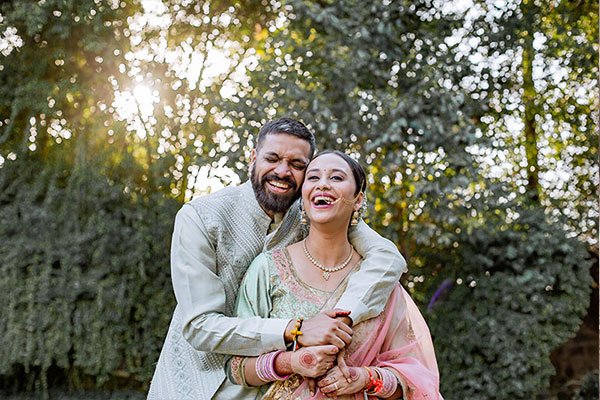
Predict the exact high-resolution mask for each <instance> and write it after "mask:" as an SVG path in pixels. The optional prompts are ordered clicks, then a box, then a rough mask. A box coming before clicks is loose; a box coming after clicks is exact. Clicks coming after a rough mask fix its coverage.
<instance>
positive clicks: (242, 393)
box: [214, 249, 360, 400]
mask: <svg viewBox="0 0 600 400" xmlns="http://www.w3.org/2000/svg"><path fill="white" fill-rule="evenodd" d="M359 264H360V263H359ZM358 268H359V266H358V265H357V266H356V267H355V268H354V269H358ZM348 275H350V274H348ZM347 282H348V276H346V278H344V279H343V280H342V282H341V283H340V284H339V285H338V287H337V288H336V290H334V291H333V292H327V291H323V290H319V289H317V288H314V287H312V286H310V285H308V284H306V283H305V282H303V281H302V278H301V277H300V276H299V274H298V273H297V271H296V269H295V267H294V266H293V264H292V262H291V259H290V255H289V253H288V251H287V249H279V250H274V251H269V252H264V253H261V254H260V255H258V256H257V257H256V259H254V261H253V262H252V264H251V265H250V267H249V268H248V271H247V272H246V276H245V277H244V280H243V281H242V285H241V287H240V291H239V293H238V299H237V305H236V316H238V317H241V318H250V317H254V316H259V317H263V318H289V319H296V318H299V317H303V318H310V317H311V316H314V315H316V314H318V313H319V311H320V310H322V309H325V308H326V306H329V307H330V308H333V307H334V306H335V304H336V303H337V301H338V300H339V298H340V297H341V295H342V294H343V293H344V291H345V289H346V286H347ZM226 369H227V374H228V376H229V379H227V380H226V381H225V382H224V383H223V385H221V387H220V388H219V390H218V391H217V393H216V395H215V397H214V399H221V398H223V399H225V395H226V394H228V393H235V394H236V398H241V399H244V400H250V399H263V398H269V399H271V398H272V399H279V398H281V399H285V398H289V397H286V394H287V395H291V393H293V391H294V389H295V388H296V387H298V385H299V382H300V380H301V378H300V377H299V376H297V375H293V376H292V377H290V378H289V379H287V380H286V381H284V382H281V383H278V384H277V385H276V386H277V387H278V388H277V392H278V393H277V394H276V393H274V390H273V389H275V388H271V386H274V385H264V386H261V387H260V388H243V389H242V388H241V387H240V386H237V385H234V384H233V383H232V382H231V381H230V380H231V376H230V375H231V371H230V370H229V363H228V366H227V367H226ZM281 386H282V387H281ZM286 387H287V388H289V389H286ZM270 388H271V390H269V389H270ZM267 391H268V392H269V393H268V395H267V396H265V394H266V393H267Z"/></svg>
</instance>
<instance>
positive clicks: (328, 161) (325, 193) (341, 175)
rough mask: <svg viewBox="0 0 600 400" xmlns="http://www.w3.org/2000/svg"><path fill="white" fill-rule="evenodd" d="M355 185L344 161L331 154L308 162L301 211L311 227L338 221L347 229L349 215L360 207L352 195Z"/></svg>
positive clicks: (359, 196)
mask: <svg viewBox="0 0 600 400" xmlns="http://www.w3.org/2000/svg"><path fill="white" fill-rule="evenodd" d="M355 192H356V182H355V180H354V175H353V174H352V170H351V169H350V166H349V165H348V163H346V161H345V160H344V159H343V158H341V157H339V156H337V155H335V154H324V155H322V156H319V157H317V158H315V159H314V160H312V161H311V162H310V164H309V165H308V167H307V169H306V175H305V177H304V183H303V184H302V207H303V208H304V210H305V211H306V215H307V216H308V219H309V220H310V222H311V224H312V223H326V222H330V221H339V222H341V223H343V224H344V225H345V226H347V225H348V223H349V221H350V218H351V216H352V212H354V211H355V210H358V209H359V208H360V206H361V204H362V199H363V194H362V193H359V194H358V195H355V194H354V193H355Z"/></svg>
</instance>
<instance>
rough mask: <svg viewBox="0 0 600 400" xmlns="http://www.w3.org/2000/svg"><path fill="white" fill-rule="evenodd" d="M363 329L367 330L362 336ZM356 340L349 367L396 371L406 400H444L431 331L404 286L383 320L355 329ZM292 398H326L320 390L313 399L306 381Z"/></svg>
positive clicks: (392, 298) (359, 396) (360, 395)
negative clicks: (375, 367) (441, 393)
mask: <svg viewBox="0 0 600 400" xmlns="http://www.w3.org/2000/svg"><path fill="white" fill-rule="evenodd" d="M369 322H371V323H369ZM361 329H363V330H364V329H368V331H366V332H362V334H361V332H360V330H361ZM357 339H358V340H359V343H354V346H352V347H353V348H351V350H352V352H351V354H350V355H349V356H348V358H347V363H348V365H351V366H378V367H389V368H393V369H394V371H395V372H396V373H397V375H398V377H399V378H400V381H401V384H402V389H403V396H404V399H406V400H443V398H442V396H441V395H440V393H439V373H438V368H437V362H436V359H435V353H434V349H433V342H432V340H431V335H430V333H429V328H428V327H427V324H426V323H425V320H424V319H423V316H422V315H421V312H420V311H419V309H418V308H417V306H416V304H415V303H414V301H413V300H412V299H411V297H410V296H409V294H408V293H407V292H406V290H405V289H404V288H403V287H402V286H400V285H398V286H397V287H396V288H395V289H394V291H393V292H392V294H391V296H390V299H389V300H388V303H387V305H386V307H385V310H384V312H383V316H382V318H377V319H376V320H371V321H367V322H364V323H361V324H358V325H356V326H355V327H354V338H353V340H357ZM307 396H308V397H307ZM293 398H294V399H296V398H301V399H326V397H325V396H324V395H323V394H322V393H321V392H320V391H318V390H317V393H316V394H315V396H312V397H311V396H310V395H309V394H308V388H307V384H306V382H303V383H302V384H301V385H300V386H299V387H298V388H297V389H296V390H295V391H294V397H293ZM350 398H355V399H356V400H359V399H364V394H363V392H360V393H356V394H354V396H350ZM373 398H374V397H373Z"/></svg>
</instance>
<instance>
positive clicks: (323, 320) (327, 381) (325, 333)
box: [285, 309, 363, 396]
mask: <svg viewBox="0 0 600 400" xmlns="http://www.w3.org/2000/svg"><path fill="white" fill-rule="evenodd" d="M349 315H350V312H349V311H344V310H339V309H333V310H327V311H323V312H321V313H319V314H317V315H315V316H314V317H312V318H309V319H306V320H304V321H303V323H302V329H301V330H302V334H301V335H299V336H298V337H297V341H298V344H299V345H300V349H299V350H298V351H296V352H294V353H293V354H292V357H291V360H290V361H291V364H292V365H291V367H292V370H293V371H294V372H295V373H297V374H299V375H301V376H303V377H305V378H307V381H308V386H309V390H310V393H311V394H314V392H315V389H316V382H315V380H314V379H312V378H319V377H323V378H322V379H320V380H319V382H318V385H319V388H321V391H322V392H323V394H325V395H326V396H329V395H340V394H347V393H348V394H349V393H356V392H358V391H359V390H360V389H361V388H362V387H363V386H362V385H363V383H361V379H359V377H361V374H360V369H358V368H348V366H347V365H346V362H345V359H344V354H345V348H346V347H347V346H348V345H349V344H350V342H351V341H352V328H351V327H350V325H351V324H352V320H351V319H350V318H349ZM292 325H293V322H290V324H289V325H288V329H286V334H285V338H286V341H291V338H292V335H291V333H290V332H291V330H292V329H293V328H292ZM336 359H337V366H335V367H334V362H336ZM328 371H329V372H328ZM324 375H325V376H324ZM355 386H356V387H355Z"/></svg>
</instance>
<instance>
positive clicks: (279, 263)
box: [213, 249, 443, 400]
mask: <svg viewBox="0 0 600 400" xmlns="http://www.w3.org/2000/svg"><path fill="white" fill-rule="evenodd" d="M359 268H360V263H357V265H356V266H355V267H354V270H357V269H359ZM350 275H351V274H348V276H346V278H344V279H343V280H342V282H341V283H340V284H339V285H338V287H337V288H336V289H335V290H334V291H333V292H326V291H322V290H319V289H316V288H313V287H311V286H309V285H308V284H306V283H305V282H303V280H302V277H301V276H299V274H298V273H297V271H296V269H295V267H294V265H293V264H292V262H291V259H290V256H289V253H288V251H287V250H286V249H282V250H274V251H271V252H265V253H262V254H260V255H259V256H258V257H257V258H256V259H255V260H254V261H253V262H252V264H251V265H250V267H249V268H248V271H247V273H246V276H245V277H244V280H243V282H242V286H241V288H240V291H239V294H238V299H237V306H236V307H237V315H238V316H240V317H242V318H251V317H253V316H259V317H263V318H269V317H270V318H282V319H287V318H289V319H296V318H298V317H304V318H309V317H311V316H313V315H315V314H317V313H318V312H319V311H320V310H323V309H331V308H334V307H335V305H336V303H337V301H338V299H339V298H340V297H341V295H342V294H343V293H344V291H345V290H346V287H347V282H348V277H349V276H350ZM350 294H351V293H350ZM346 361H347V363H348V365H350V366H377V367H386V368H389V369H391V370H392V371H394V373H395V374H396V376H397V378H398V380H399V382H400V384H401V386H402V391H403V398H404V399H406V400H443V398H442V396H441V395H440V393H439V373H438V368H437V362H436V359H435V352H434V348H433V343H432V340H431V335H430V333H429V328H428V327H427V323H426V322H425V320H424V318H423V316H422V315H421V313H420V311H419V309H418V307H417V306H416V304H415V303H414V301H413V300H412V299H411V298H410V296H409V294H408V293H407V292H406V291H405V290H404V289H403V288H402V286H400V285H396V287H395V288H394V290H393V291H392V294H391V295H390V297H389V298H388V300H387V304H386V306H385V309H384V311H383V312H382V313H381V314H380V315H379V316H377V317H375V318H371V319H369V320H367V321H364V322H361V323H359V324H356V325H355V326H354V327H353V334H352V342H351V343H350V345H349V346H348V347H347V349H346ZM229 364H230V363H228V365H227V367H226V370H227V374H228V375H229V379H227V380H226V381H225V382H224V383H223V384H222V385H221V387H220V388H219V391H218V392H217V395H216V396H215V397H213V399H219V400H220V399H232V398H235V399H243V400H256V399H261V400H280V399H281V400H284V399H286V400H290V399H293V400H306V399H325V397H324V395H323V394H322V393H320V392H319V391H317V394H316V395H315V396H314V397H313V396H311V395H310V394H309V392H308V385H307V384H306V383H305V382H304V379H303V378H302V377H300V376H298V375H292V376H291V377H290V378H288V379H286V380H284V381H279V382H274V383H271V384H269V385H264V386H261V387H260V388H246V387H242V386H239V385H234V384H233V383H232V382H231V371H230V368H229ZM362 398H363V393H362V392H360V393H356V394H353V395H346V396H338V399H340V400H342V399H355V400H356V399H362ZM369 398H372V399H374V398H375V397H369Z"/></svg>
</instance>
